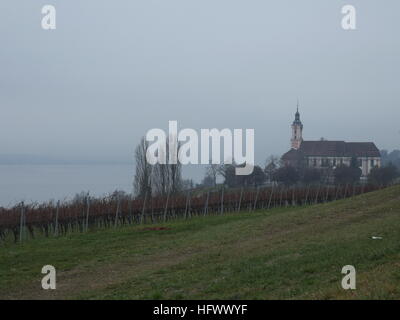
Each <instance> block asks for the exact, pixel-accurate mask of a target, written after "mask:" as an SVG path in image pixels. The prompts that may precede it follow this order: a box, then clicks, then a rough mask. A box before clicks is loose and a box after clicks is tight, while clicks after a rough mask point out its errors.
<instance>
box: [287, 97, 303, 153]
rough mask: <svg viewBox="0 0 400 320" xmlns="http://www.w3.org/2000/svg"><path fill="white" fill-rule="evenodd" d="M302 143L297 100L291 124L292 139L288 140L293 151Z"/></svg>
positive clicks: (301, 127) (301, 125) (301, 128)
mask: <svg viewBox="0 0 400 320" xmlns="http://www.w3.org/2000/svg"><path fill="white" fill-rule="evenodd" d="M302 141H303V124H302V123H301V121H300V112H299V99H297V108H296V114H295V118H294V121H293V124H292V139H291V140H290V142H291V145H292V148H293V149H299V148H300V144H301V142H302Z"/></svg>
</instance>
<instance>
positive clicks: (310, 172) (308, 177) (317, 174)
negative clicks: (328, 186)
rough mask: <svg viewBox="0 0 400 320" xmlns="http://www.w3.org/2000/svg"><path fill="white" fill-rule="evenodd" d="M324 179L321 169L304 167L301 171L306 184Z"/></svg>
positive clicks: (302, 179)
mask: <svg viewBox="0 0 400 320" xmlns="http://www.w3.org/2000/svg"><path fill="white" fill-rule="evenodd" d="M321 179H322V173H321V170H318V169H315V168H304V169H303V170H302V173H301V181H302V182H303V183H304V184H314V183H319V182H320V181H321Z"/></svg>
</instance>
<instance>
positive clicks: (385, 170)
mask: <svg viewBox="0 0 400 320" xmlns="http://www.w3.org/2000/svg"><path fill="white" fill-rule="evenodd" d="M398 176H399V171H398V169H397V168H396V167H395V166H394V165H393V164H391V163H389V165H387V166H385V167H381V168H378V167H375V168H372V169H371V172H370V173H369V175H368V182H369V183H372V184H376V185H388V184H391V183H392V182H393V181H394V180H395V179H396V178H397V177H398Z"/></svg>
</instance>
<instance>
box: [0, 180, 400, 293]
mask: <svg viewBox="0 0 400 320" xmlns="http://www.w3.org/2000/svg"><path fill="white" fill-rule="evenodd" d="M168 227H170V228H171V229H170V230H163V231H147V230H143V227H142V226H132V227H125V228H122V229H117V230H105V231H97V232H91V233H89V234H74V235H71V236H68V237H62V238H59V239H54V238H53V239H45V238H40V239H35V240H32V241H29V242H27V243H25V244H23V245H7V246H4V245H2V246H0V298H6V299H8V298H58V299H61V298H85V299H87V298H100V299H149V298H150V299H157V298H163V299H205V298H210V299H211V298H217V299H219V298H221V299H222V298H224V299H277V298H278V299H293V298H295V299H298V298H301V299H316V298H318V299H342V298H344V299H354V298H355V299H362V298H379V299H381V298H387V299H389V298H396V299H399V298H400V232H399V228H400V187H399V186H396V187H392V188H389V189H386V190H381V191H378V192H374V193H370V194H365V195H362V196H359V197H356V198H354V199H348V200H341V201H337V202H335V203H328V204H322V205H316V206H310V207H302V208H282V209H274V210H269V211H263V212H261V211H258V212H254V213H240V214H231V215H225V216H214V217H206V218H195V219H192V220H189V221H178V222H173V223H169V224H168ZM373 235H379V236H383V240H372V239H371V236H373ZM45 264H52V265H54V266H55V267H56V269H57V272H58V273H57V290H54V291H44V290H42V289H41V288H40V280H41V277H42V275H41V273H40V271H41V268H42V266H43V265H45ZM347 264H352V265H354V266H355V267H356V269H357V290H355V291H344V290H343V289H341V286H340V283H341V279H342V276H343V275H342V274H341V268H342V266H344V265H347Z"/></svg>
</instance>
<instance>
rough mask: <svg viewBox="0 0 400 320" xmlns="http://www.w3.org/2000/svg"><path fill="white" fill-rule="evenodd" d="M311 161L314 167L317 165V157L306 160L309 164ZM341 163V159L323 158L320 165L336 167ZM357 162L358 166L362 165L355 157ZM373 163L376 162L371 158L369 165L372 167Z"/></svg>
mask: <svg viewBox="0 0 400 320" xmlns="http://www.w3.org/2000/svg"><path fill="white" fill-rule="evenodd" d="M311 161H312V165H313V166H314V167H317V166H318V163H317V159H313V160H309V162H308V163H309V165H310V164H311V163H310V162H311ZM342 164H343V159H324V158H322V159H321V167H330V166H333V167H336V166H337V165H342ZM357 164H358V166H359V167H362V159H357ZM375 164H376V163H375V160H373V159H372V160H370V166H371V167H374V166H375Z"/></svg>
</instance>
